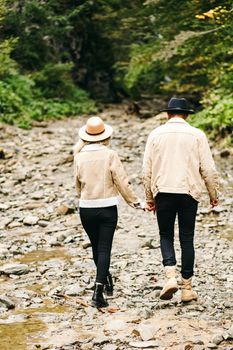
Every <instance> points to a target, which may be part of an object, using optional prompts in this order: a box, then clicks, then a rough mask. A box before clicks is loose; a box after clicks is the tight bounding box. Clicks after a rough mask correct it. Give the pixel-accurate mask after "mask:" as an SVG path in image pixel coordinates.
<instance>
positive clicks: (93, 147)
mask: <svg viewBox="0 0 233 350" xmlns="http://www.w3.org/2000/svg"><path fill="white" fill-rule="evenodd" d="M104 148H106V146H104V145H102V144H101V143H90V144H89V145H85V146H84V147H83V148H82V150H81V152H88V151H98V150H99V149H104Z"/></svg>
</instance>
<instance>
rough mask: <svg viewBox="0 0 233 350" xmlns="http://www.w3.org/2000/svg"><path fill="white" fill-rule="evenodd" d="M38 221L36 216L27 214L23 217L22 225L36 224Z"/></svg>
mask: <svg viewBox="0 0 233 350" xmlns="http://www.w3.org/2000/svg"><path fill="white" fill-rule="evenodd" d="M38 221H39V218H38V216H34V215H28V216H26V217H25V218H24V219H23V223H24V225H29V226H33V225H36V224H37V223H38Z"/></svg>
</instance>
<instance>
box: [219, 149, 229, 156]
mask: <svg viewBox="0 0 233 350" xmlns="http://www.w3.org/2000/svg"><path fill="white" fill-rule="evenodd" d="M230 154H231V153H230V151H229V150H228V149H225V150H223V151H221V152H220V156H221V157H222V158H226V157H229V155H230Z"/></svg>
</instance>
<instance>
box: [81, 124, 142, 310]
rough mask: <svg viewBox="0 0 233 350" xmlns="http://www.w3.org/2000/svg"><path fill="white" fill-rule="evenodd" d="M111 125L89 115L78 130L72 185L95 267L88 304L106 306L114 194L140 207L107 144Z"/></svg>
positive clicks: (110, 285) (109, 291) (109, 290)
mask: <svg viewBox="0 0 233 350" xmlns="http://www.w3.org/2000/svg"><path fill="white" fill-rule="evenodd" d="M112 132H113V130H112V128H111V126H109V125H107V124H104V122H103V121H102V119H101V118H99V117H91V118H89V119H88V120H87V123H86V125H84V126H83V127H82V128H80V130H79V137H80V139H81V140H80V142H79V143H78V144H77V145H76V146H75V148H74V152H75V157H74V174H75V187H76V190H77V195H78V198H79V208H80V217H81V222H82V225H83V228H84V230H85V231H86V233H87V235H88V237H89V239H90V241H91V245H92V252H93V259H94V262H95V265H96V268H97V271H96V282H95V289H94V294H93V297H92V305H93V306H95V307H98V308H100V307H105V306H108V303H107V301H106V300H105V298H104V296H103V292H105V293H106V294H107V295H112V294H113V283H112V277H111V274H110V273H109V266H110V259H111V248H112V240H113V235H114V232H115V229H116V225H117V218H118V214H117V204H118V194H119V193H120V194H121V195H122V197H123V198H124V200H125V201H126V202H127V203H128V204H129V205H130V206H132V207H134V208H142V206H141V204H140V202H139V199H138V197H137V196H136V195H135V194H134V192H133V190H132V189H131V187H130V184H129V181H128V178H127V175H126V173H125V171H124V168H123V166H122V163H121V161H120V159H119V157H118V155H117V153H116V152H115V151H113V150H111V149H109V148H108V145H109V140H110V138H111V135H112Z"/></svg>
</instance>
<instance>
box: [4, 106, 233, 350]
mask: <svg viewBox="0 0 233 350" xmlns="http://www.w3.org/2000/svg"><path fill="white" fill-rule="evenodd" d="M102 117H103V119H104V120H105V121H106V122H108V123H110V124H111V125H112V126H113V127H114V130H115V131H114V137H113V140H112V147H113V148H114V149H116V150H118V152H119V154H120V156H121V159H122V160H123V161H124V165H125V168H126V169H127V172H128V174H129V177H130V179H131V182H132V184H133V186H134V188H135V191H136V192H137V194H138V195H139V196H140V197H141V198H143V189H142V183H141V164H142V155H143V151H144V147H145V142H146V138H147V136H148V134H149V132H150V131H151V130H152V129H153V128H154V127H155V126H157V125H159V124H160V123H161V122H163V116H161V115H160V116H156V117H153V118H150V119H139V118H138V117H136V116H134V115H127V114H125V112H124V108H123V107H114V106H111V108H109V109H106V110H105V111H104V112H103V113H102ZM85 120H86V118H85V117H79V118H77V119H67V120H62V121H56V122H46V123H40V124H36V123H35V125H34V127H33V128H32V129H31V130H28V131H25V130H22V129H17V128H15V127H11V126H5V125H0V158H1V159H0V215H1V220H0V238H1V239H0V256H1V262H0V280H1V285H0V350H36V349H40V350H46V349H53V350H77V349H81V350H92V349H93V350H95V349H102V350H128V349H144V348H146V349H159V350H167V349H173V350H176V349H177V350H178V349H185V350H191V349H195V350H202V349H217V348H218V349H225V350H230V349H233V339H232V338H233V327H232V318H233V317H232V310H233V298H232V286H233V264H232V261H233V259H232V258H233V257H232V239H233V217H232V206H233V187H232V185H233V175H232V168H233V165H232V152H231V150H221V149H218V145H213V146H214V148H213V154H214V157H215V160H216V163H217V167H218V169H219V171H220V173H221V194H220V205H219V207H217V208H215V209H214V210H212V209H210V206H209V203H208V198H207V196H206V194H205V195H204V196H203V201H202V203H201V204H200V206H199V212H198V217H197V226H196V242H195V246H196V265H197V266H196V269H195V279H194V288H195V290H196V291H197V292H198V294H199V300H198V302H192V303H190V304H188V305H184V304H182V303H181V302H180V293H179V292H177V293H176V295H175V297H174V298H173V299H172V300H171V301H160V300H159V297H158V295H159V292H160V290H161V288H162V285H163V281H164V280H163V277H164V276H163V269H162V265H161V256H160V249H159V235H158V228H157V223H156V219H155V217H154V215H153V214H151V213H145V212H143V211H140V210H137V211H136V210H134V209H132V208H130V207H128V206H127V205H126V204H125V203H124V202H123V201H122V202H121V205H120V206H119V222H118V227H117V231H116V234H115V238H114V245H113V253H112V270H111V271H112V274H113V276H114V279H115V293H114V297H113V298H109V300H108V301H109V304H110V306H109V308H107V309H102V310H97V309H95V308H92V307H91V306H90V299H91V295H92V291H91V290H90V289H91V287H92V285H93V281H94V265H93V263H92V260H91V250H90V246H89V242H88V240H87V237H86V235H85V233H84V231H83V229H82V227H81V224H80V220H79V216H78V212H77V209H76V203H77V201H76V196H75V190H74V186H73V178H72V175H73V164H72V160H73V156H72V146H73V144H74V143H75V141H76V140H77V131H78V128H79V127H80V126H81V125H83V123H84V122H85ZM176 249H177V258H178V261H179V262H180V254H179V253H180V252H179V243H178V240H177V237H176ZM179 266H180V265H179V264H178V267H179Z"/></svg>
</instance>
